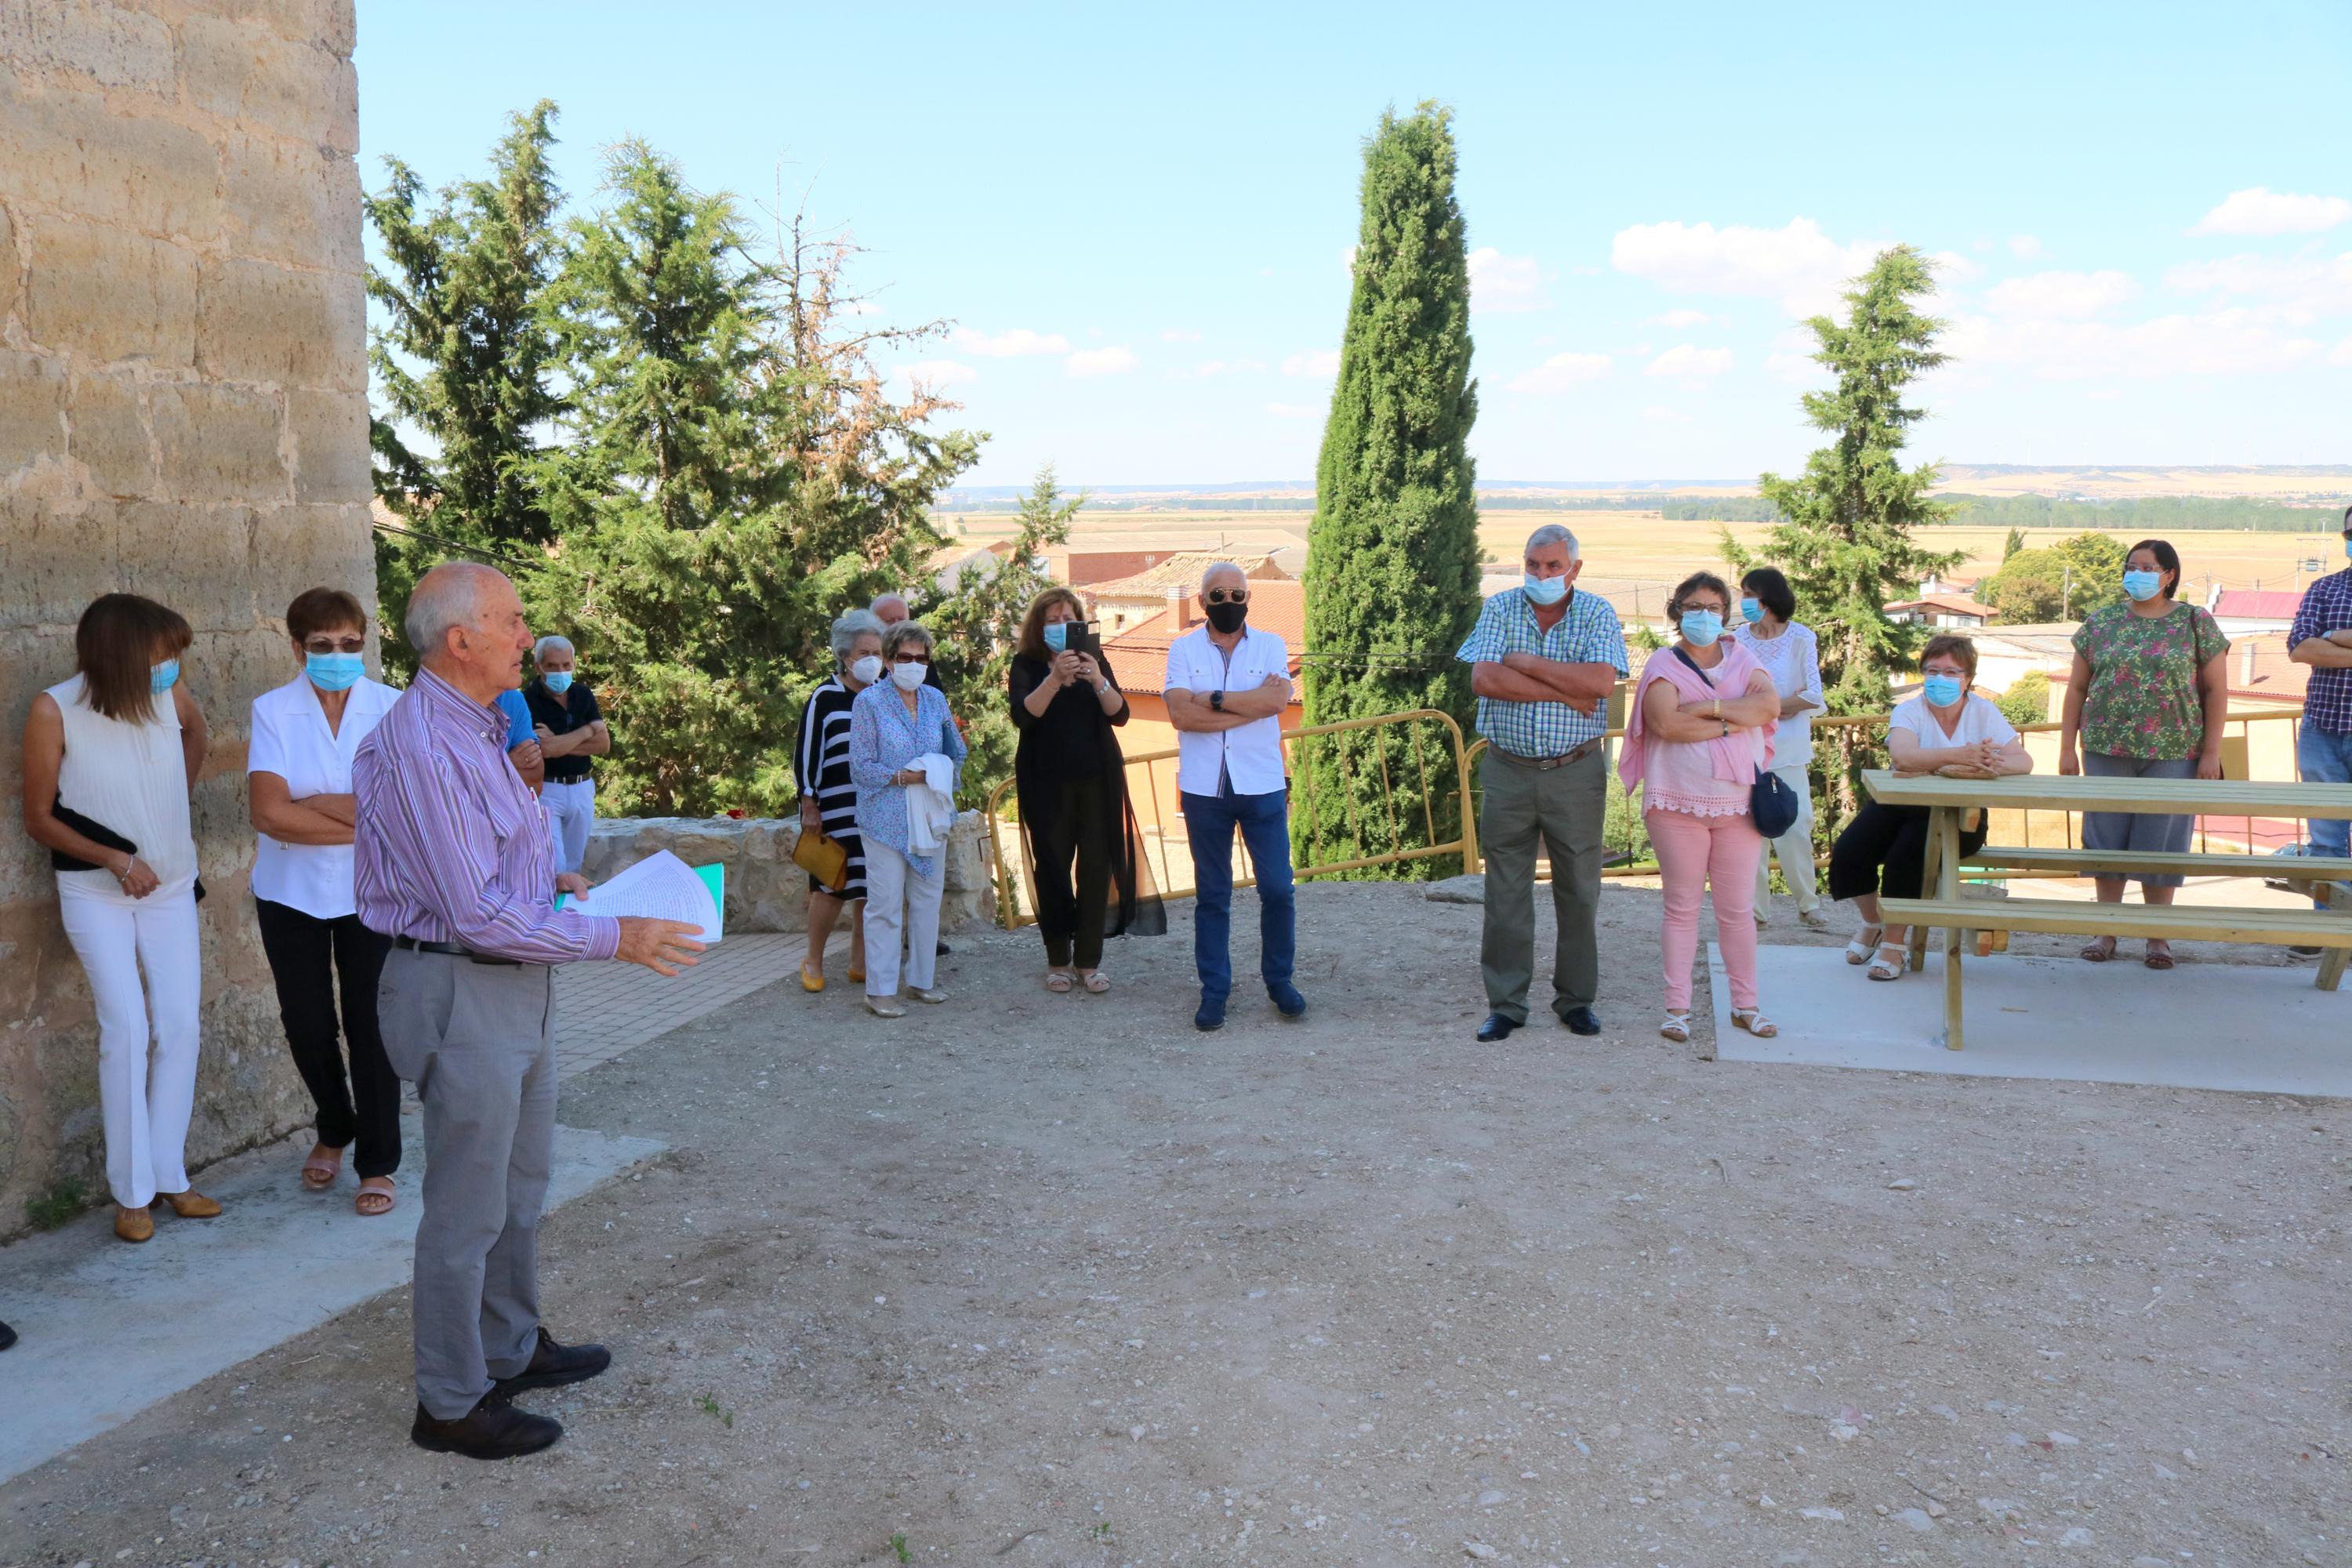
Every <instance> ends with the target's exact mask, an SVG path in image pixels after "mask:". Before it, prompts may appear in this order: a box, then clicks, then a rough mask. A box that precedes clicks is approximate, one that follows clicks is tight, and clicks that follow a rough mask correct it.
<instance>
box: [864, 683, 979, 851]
mask: <svg viewBox="0 0 2352 1568" xmlns="http://www.w3.org/2000/svg"><path fill="white" fill-rule="evenodd" d="M931 752H939V753H940V755H941V756H943V757H945V758H947V759H948V760H949V761H950V762H951V763H955V765H956V783H957V784H959V785H961V784H962V782H963V759H964V754H965V747H964V743H963V736H962V735H961V734H960V733H958V732H957V730H956V725H955V719H954V716H953V715H951V714H950V713H949V712H948V700H947V699H946V698H945V697H943V696H941V695H940V691H939V689H938V688H937V687H932V686H921V687H917V688H916V689H915V710H914V712H912V713H909V712H908V711H907V700H906V699H905V698H903V697H901V696H899V695H898V688H897V687H895V686H893V685H891V684H890V683H889V682H888V681H887V680H877V681H876V682H875V683H874V684H873V685H871V686H869V687H867V688H866V689H865V690H863V691H861V692H859V693H858V694H857V700H856V701H854V702H852V703H851V704H850V705H849V782H850V783H851V784H855V785H856V786H857V831H858V833H859V835H860V836H861V837H864V839H865V840H866V844H867V846H869V847H871V846H873V845H876V844H887V845H888V846H889V847H891V848H893V849H896V850H897V851H898V853H899V854H901V855H905V856H906V857H907V864H908V865H909V866H912V867H913V868H915V874H916V875H917V876H919V877H923V878H934V877H937V876H938V875H939V874H940V858H939V857H938V856H937V855H908V854H907V786H906V785H904V784H892V783H891V782H890V779H891V776H892V775H893V774H895V773H898V770H899V769H900V768H903V767H907V766H908V765H909V764H911V763H913V762H914V760H915V759H916V758H918V757H924V756H929V754H930V753H931Z"/></svg>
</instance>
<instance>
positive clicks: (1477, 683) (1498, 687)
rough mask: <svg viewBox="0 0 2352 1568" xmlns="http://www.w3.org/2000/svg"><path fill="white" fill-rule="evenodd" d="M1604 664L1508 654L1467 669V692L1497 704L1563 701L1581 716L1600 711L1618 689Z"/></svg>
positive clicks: (1611, 671)
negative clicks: (1578, 662)
mask: <svg viewBox="0 0 2352 1568" xmlns="http://www.w3.org/2000/svg"><path fill="white" fill-rule="evenodd" d="M1617 679H1618V678H1617V670H1616V667H1615V666H1613V665H1607V664H1567V663H1563V662H1562V661H1560V660H1559V659H1556V658H1541V657H1539V656H1538V655H1536V654H1532V653H1507V654H1505V655H1504V656H1503V657H1502V658H1499V659H1494V660H1484V659H1482V660H1480V661H1479V662H1478V663H1475V664H1474V665H1472V666H1471V667H1470V689H1471V690H1472V691H1474V692H1475V693H1476V694H1477V695H1479V696H1481V697H1485V698H1487V699H1489V700H1494V701H1496V702H1565V703H1567V704H1568V705H1569V706H1570V708H1573V709H1575V710H1577V711H1578V712H1580V713H1593V712H1597V711H1599V710H1600V707H1601V704H1602V703H1603V702H1606V701H1607V700H1609V694H1610V693H1611V692H1612V691H1614V690H1616V689H1617Z"/></svg>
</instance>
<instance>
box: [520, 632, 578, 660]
mask: <svg viewBox="0 0 2352 1568" xmlns="http://www.w3.org/2000/svg"><path fill="white" fill-rule="evenodd" d="M549 648H554V649H556V650H557V651H559V652H562V653H568V654H570V655H571V656H572V658H579V657H580V650H579V649H577V648H575V647H572V639H571V638H570V637H558V636H556V635H555V634H554V633H553V632H550V633H548V634H547V635H546V636H545V637H541V638H540V639H539V640H538V641H537V642H535V643H533V644H531V645H530V661H531V662H532V663H533V664H537V663H538V662H539V661H540V660H541V659H543V658H546V657H547V650H548V649H549Z"/></svg>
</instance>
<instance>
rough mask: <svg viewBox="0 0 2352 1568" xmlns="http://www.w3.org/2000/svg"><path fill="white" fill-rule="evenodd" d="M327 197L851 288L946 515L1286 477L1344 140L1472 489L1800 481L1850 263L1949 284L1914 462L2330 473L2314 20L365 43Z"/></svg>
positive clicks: (563, 16)
mask: <svg viewBox="0 0 2352 1568" xmlns="http://www.w3.org/2000/svg"><path fill="white" fill-rule="evenodd" d="M359 12H360V35H359V37H360V42H359V54H358V64H359V75H360V131H361V136H360V140H361V172H362V180H363V181H364V182H365V183H366V184H367V185H368V187H369V188H370V189H374V188H376V187H377V186H379V185H380V184H382V182H383V170H382V164H381V162H380V158H381V155H382V154H383V153H397V154H399V155H400V156H401V157H403V158H404V159H406V160H407V161H408V162H409V163H412V164H413V165H415V167H416V169H417V170H418V171H419V173H420V174H422V175H423V176H424V178H425V180H426V181H427V182H428V183H429V184H439V183H441V182H443V181H446V180H449V179H453V178H457V177H459V176H461V175H465V174H471V173H473V172H474V171H476V170H478V168H479V167H480V165H481V162H482V159H483V156H484V153H485V152H486V151H487V149H488V146H489V145H490V143H491V142H493V141H494V140H495V139H496V137H497V136H498V135H499V132H500V130H501V128H502V125H503V121H504V116H505V114H506V113H507V112H508V111H509V110H513V109H517V108H521V107H524V106H526V105H528V104H530V102H532V101H533V100H536V99H538V98H541V97H542V96H543V97H549V98H552V99H554V100H556V101H557V102H558V103H559V104H560V105H561V106H562V119H561V121H559V124H558V130H559V133H560V134H561V135H562V139H563V144H562V147H561V148H559V149H558V153H557V166H558V168H559V170H560V171H561V174H562V180H563V184H564V185H565V188H566V190H567V191H568V192H569V193H570V195H571V196H572V199H573V201H574V202H575V203H589V202H593V200H594V199H595V195H596V184H597V168H598V155H599V149H600V148H601V147H603V146H604V145H605V144H608V143H610V142H613V141H614V140H616V139H618V138H621V137H624V136H629V135H635V136H642V137H644V138H645V139H646V140H647V141H649V142H652V143H653V144H654V145H655V146H656V147H658V148H660V149H662V150H663V151H664V152H667V153H670V154H671V155H673V156H674V157H676V158H677V159H678V160H679V162H680V163H682V164H683V166H684V167H685V169H686V171H687V174H688V177H689V178H690V179H691V180H692V181H693V182H694V183H695V184H698V185H699V186H702V187H704V188H724V189H728V190H731V191H733V192H735V193H737V194H738V195H741V196H744V197H745V198H747V200H748V199H752V198H757V199H760V200H762V201H768V200H772V195H773V192H774V190H775V188H776V184H777V181H778V178H779V174H780V173H781V175H782V179H783V181H784V183H785V185H786V186H787V188H788V189H789V190H791V191H793V192H794V193H795V194H796V193H797V192H798V191H799V190H800V189H801V188H803V187H806V188H807V189H808V192H809V206H810V209H811V211H812V214H813V215H814V216H816V217H818V218H820V219H822V220H824V221H826V222H829V223H834V224H838V225H841V226H845V227H846V228H847V229H848V230H849V231H850V232H851V234H852V235H853V236H854V237H855V238H856V240H857V242H858V243H860V244H861V245H863V246H865V247H867V248H868V254H867V255H866V256H865V257H864V258H862V259H861V261H860V263H859V271H858V273H857V279H858V281H860V282H862V283H864V284H865V285H866V286H867V287H869V288H872V289H877V290H878V294H877V298H878V300H880V301H881V302H882V304H883V306H884V307H885V310H886V314H887V317H888V318H889V319H891V320H893V321H898V322H908V323H911V322H915V321H924V320H928V319H930V318H934V317H943V318H948V319H950V320H952V321H954V322H955V324H956V330H955V331H954V332H953V333H952V334H951V335H950V336H949V337H947V338H944V339H942V340H941V341H940V342H935V343H932V344H929V345H927V346H926V347H925V348H923V349H922V350H920V351H919V352H918V353H908V354H907V355H905V356H902V359H901V360H900V361H899V362H898V368H905V367H906V366H907V365H908V364H911V363H922V364H924V365H926V366H928V367H929V374H931V375H933V376H934V377H936V378H938V379H940V380H942V381H945V382H948V383H950V384H951V387H950V390H951V392H952V395H955V396H956V397H958V398H960V399H961V401H962V402H963V403H964V405H965V411H964V413H963V415H962V416H961V422H962V423H965V424H967V425H969V426H973V427H976V428H982V429H985V430H988V431H990V432H991V433H992V437H993V438H992V440H991V441H990V443H989V444H988V447H987V448H986V450H985V455H984V457H983V459H982V465H981V467H980V468H979V469H978V470H976V471H975V472H974V473H973V474H971V476H969V481H970V482H971V483H976V484H992V483H1014V482H1019V481H1022V480H1025V479H1027V477H1028V475H1029V474H1030V472H1031V471H1032V470H1033V469H1034V468H1035V467H1036V466H1037V465H1038V464H1040V463H1042V462H1045V461H1048V460H1051V461H1054V462H1055V463H1057V464H1058V465H1059V467H1060V469H1061V472H1062V475H1063V477H1064V479H1066V480H1069V481H1073V482H1077V483H1093V484H1156V483H1183V482H1194V483H1210V482H1231V481H1241V480H1259V479H1291V480H1304V479H1309V478H1311V476H1312V474H1313V471H1314V463H1315V453H1316V447H1317V444H1318V440H1319V438H1320V435H1321V429H1322V414H1323V409H1324V406H1325V405H1326V403H1327V401H1328V395H1329V390H1330V380H1329V374H1328V371H1329V365H1330V363H1331V361H1332V359H1333V357H1334V353H1335V351H1336V350H1337V349H1338V347H1339V330H1340V325H1341V321H1342V317H1343V314H1344V311H1345V307H1346V302H1347V290H1348V274H1347V271H1346V263H1345V260H1344V257H1345V253H1346V250H1347V248H1348V247H1349V245H1351V244H1352V242H1353V241H1354V238H1355V235H1356V228H1357V220H1358V211H1357V205H1356V184H1357V177H1358V174H1359V171H1360V140H1361V138H1362V137H1363V135H1364V134H1365V132H1367V131H1369V130H1370V128H1371V126H1372V125H1373V124H1374V122H1375V121H1377V119H1378V117H1379V115H1380V112H1381V109H1382V107H1383V106H1385V105H1389V104H1395V105H1397V106H1399V107H1401V108H1404V107H1410V106H1411V105H1412V104H1413V103H1415V102H1417V101H1419V100H1423V99H1430V98H1433V99H1436V100H1440V101H1442V102H1444V103H1447V104H1449V105H1451V106H1452V107H1453V109H1454V111H1455V114H1456V121H1455V129H1456V135H1457V138H1458V141H1459V144H1460V150H1461V163H1462V169H1461V183H1460V196H1461V201H1462V205H1463V209H1464V213H1465V218H1466V220H1467V224H1468V228H1469V237H1470V244H1471V246H1472V247H1473V251H1474V265H1475V271H1476V276H1477V283H1478V287H1477V289H1476V293H1475V308H1474V312H1473V331H1474V335H1475V341H1476V360H1475V374H1476V376H1477V377H1478V380H1479V383H1480V399H1481V412H1480V415H1479V420H1478V425H1477V429H1476V432H1475V436H1474V437H1473V450H1474V453H1475V456H1476V458H1477V459H1478V464H1479V472H1480V476H1481V478H1482V479H1487V480H1505V479H1749V478H1752V477H1753V475H1754V474H1755V473H1756V472H1757V471H1758V470H1759V469H1760V468H1768V467H1769V468H1793V467H1796V466H1800V465H1801V463H1802V461H1803V457H1804V454H1805V452H1806V451H1807V449H1808V448H1809V447H1811V444H1812V440H1811V432H1810V431H1809V430H1808V429H1807V428H1806V427H1805V426H1804V425H1803V423H1802V421H1801V417H1800V416H1799V413H1798V409H1797V397H1798V395H1799V393H1800V391H1801V389H1802V388H1803V386H1805V385H1806V384H1810V379H1809V378H1810V376H1811V367H1810V366H1809V365H1808V364H1807V363H1805V361H1804V359H1803V355H1804V353H1806V352H1807V347H1808V343H1807V341H1806V339H1805V338H1804V336H1803V334H1801V332H1800V331H1796V330H1795V329H1796V325H1797V322H1798V321H1801V319H1802V317H1803V316H1804V315H1805V314H1807V313H1809V312H1811V310H1817V309H1821V308H1823V307H1824V306H1827V305H1830V304H1832V303H1833V300H1834V294H1835V290H1836V286H1837V280H1838V279H1840V278H1841V277H1842V276H1844V275H1846V274H1847V273H1848V272H1849V271H1850V270H1851V269H1853V268H1855V267H1858V266H1859V265H1861V264H1862V263H1863V262H1864V261H1865V260H1866V258H1867V257H1868V256H1869V254H1870V253H1871V251H1872V249H1873V248H1874V247H1875V246H1877V245H1881V244H1885V243H1889V242H1893V241H1896V240H1904V241H1908V242H1910V243H1912V244H1915V245H1916V246H1918V247H1921V248H1922V249H1924V250H1927V251H1930V252H1933V253H1937V254H1938V255H1939V256H1942V257H1944V258H1946V261H1947V265H1946V268H1945V272H1944V275H1943V282H1942V286H1941V294H1940V296H1939V299H1938V300H1937V309H1938V310H1939V312H1940V313H1943V314H1946V315H1947V316H1948V317H1949V319H1950V320H1951V321H1952V328H1951V331H1950V335H1949V341H1948V345H1947V346H1948V347H1949V348H1950V349H1951V350H1952V352H1953V353H1954V354H1955V355H1956V363H1954V364H1952V365H1951V366H1949V367H1948V368H1946V369H1944V370H1942V371H1939V372H1937V373H1936V374H1934V375H1933V376H1932V377H1930V378H1928V379H1927V381H1926V382H1924V383H1923V384H1922V388H1921V400H1922V401H1923V402H1925V403H1926V404H1927V405H1928V406H1929V407H1930V408H1931V410H1932V412H1933V417H1932V418H1931V419H1929V420H1928V421H1927V422H1926V423H1925V424H1924V425H1923V426H1921V428H1920V430H1919V432H1918V435H1917V438H1916V441H1915V443H1914V447H1913V450H1914V452H1915V453H1916V455H1918V456H1920V457H1922V458H1943V459H1948V460H1950V461H1955V462H2008V463H2053V464H2055V463H2067V464H2072V463H2116V464H2148V463H2155V464H2173V463H2184V464H2185V463H2306V462H2342V461H2346V460H2347V457H2352V448H2347V440H2346V416H2347V412H2352V5H2346V4H2344V3H2343V0H2309V3H2304V4H2264V3H2261V0H2254V3H2242V4H2239V5H2231V6H2216V5H2210V4H2200V5H2173V4H2150V3H2147V0H2139V3H2136V4H2080V3H2072V4H2060V5H2051V4H2048V3H2047V0H2042V3H2041V4H2035V5H2012V4H2006V3H1980V4H1978V5H1972V6H1969V7H1966V8H1961V9H1953V8H1949V7H1916V6H1902V5H1885V4H1884V3H1881V4H1877V5H1798V6H1794V7H1789V6H1778V7H1769V6H1758V5H1753V4H1748V3H1743V4H1737V5H1717V4H1703V5H1702V4H1685V5H1649V6H1630V5H1621V4H1609V5H1585V4H1553V5H1525V6H1519V5H1454V6H1435V5H1426V4H1423V5H1379V4H1349V5H1315V6H1307V5H1266V4H1263V3H1261V4H1257V5H1217V4H1208V5H1187V6H1184V7H1181V8H1177V7H1161V8H1154V9H1147V8H1143V7H1114V6H1103V5H1087V6H1069V7H1048V6H1023V5H992V6H971V5H960V6H954V7H949V6H925V5H900V6H842V5H835V6H827V7H822V8H818V7H809V6H803V5H721V4H694V3H688V0H679V3H677V4H673V5H667V6H661V7H648V6H645V5H596V4H568V5H552V4H521V3H515V4H496V5H492V4H483V3H481V0H471V3H469V4H466V5H455V4H444V3H442V0H360V5H359Z"/></svg>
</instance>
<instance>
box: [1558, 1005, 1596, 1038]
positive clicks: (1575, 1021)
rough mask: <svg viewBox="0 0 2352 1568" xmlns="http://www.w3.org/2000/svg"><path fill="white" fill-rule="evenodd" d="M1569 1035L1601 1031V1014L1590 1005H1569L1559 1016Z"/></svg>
mask: <svg viewBox="0 0 2352 1568" xmlns="http://www.w3.org/2000/svg"><path fill="white" fill-rule="evenodd" d="M1559 1021H1560V1022H1561V1023H1563V1024H1566V1025H1567V1026H1568V1032H1569V1033H1570V1034H1571V1035H1597V1034H1599V1033H1600V1032H1601V1015H1600V1014H1598V1013H1595V1012H1594V1011H1593V1010H1592V1009H1591V1008H1590V1007H1570V1009H1569V1010H1568V1011H1567V1012H1565V1013H1562V1014H1561V1015H1560V1016H1559Z"/></svg>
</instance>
